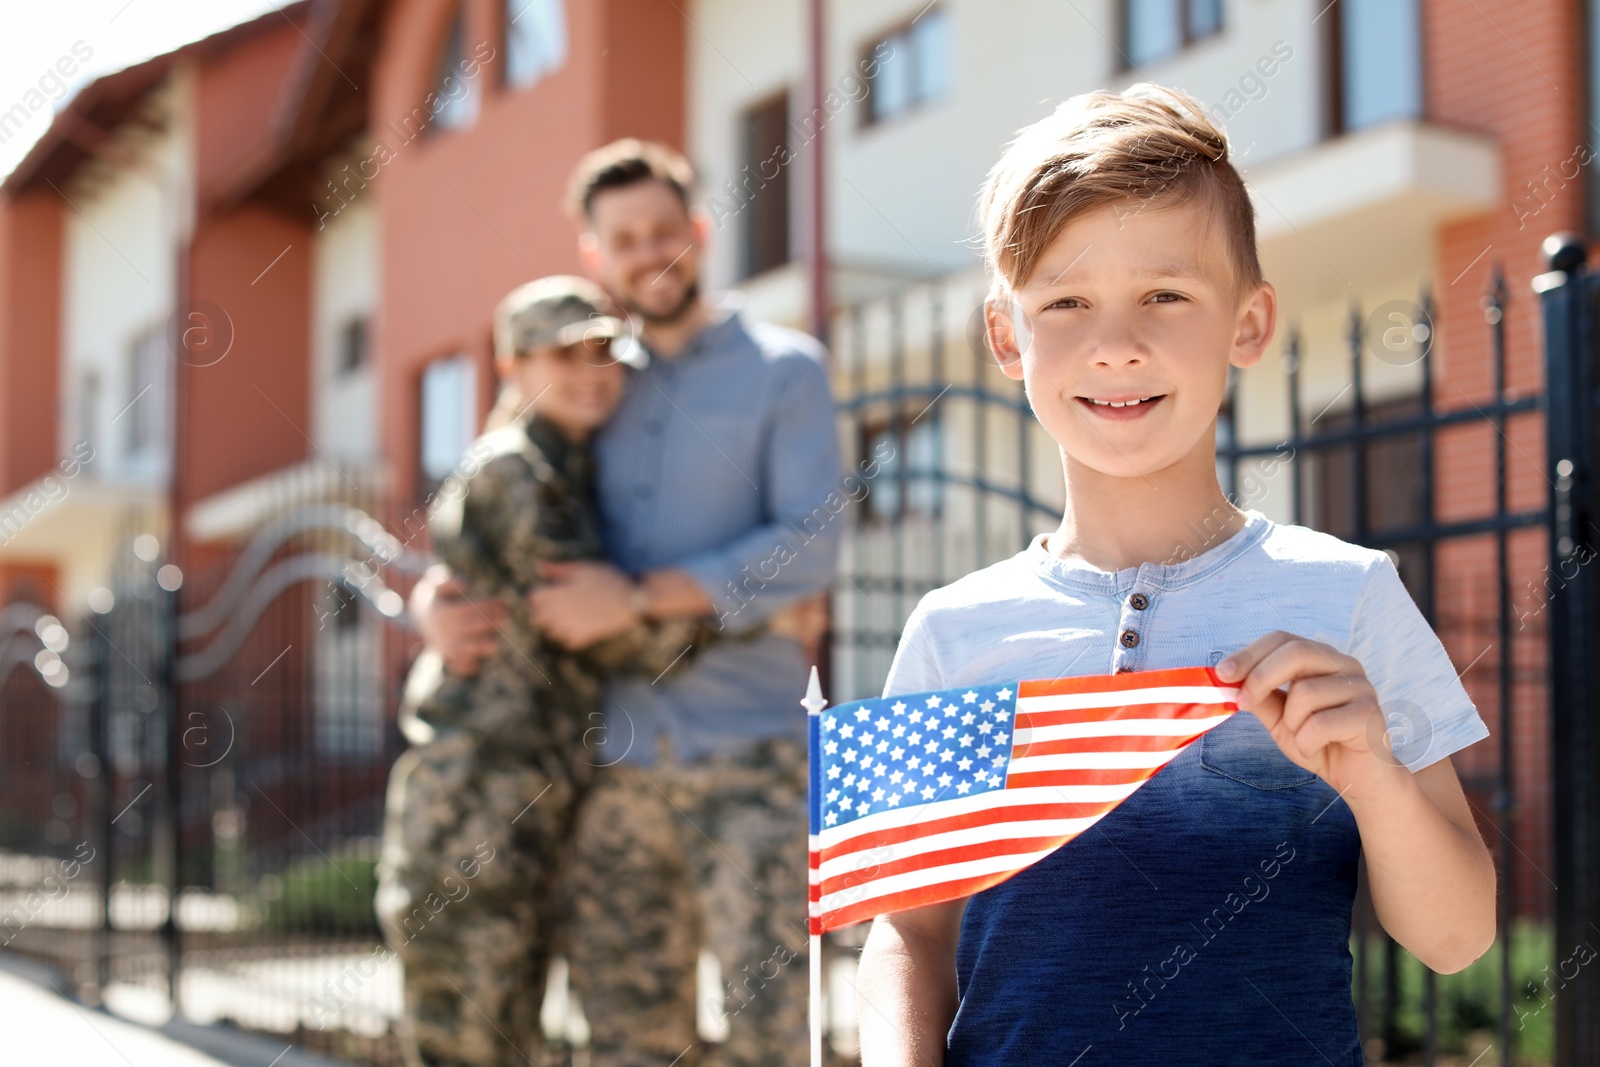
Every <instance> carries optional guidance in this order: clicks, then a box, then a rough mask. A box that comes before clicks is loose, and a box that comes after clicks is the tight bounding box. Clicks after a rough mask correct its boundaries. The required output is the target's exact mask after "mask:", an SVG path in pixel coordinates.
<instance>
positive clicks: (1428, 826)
mask: <svg viewBox="0 0 1600 1067" xmlns="http://www.w3.org/2000/svg"><path fill="white" fill-rule="evenodd" d="M1217 674H1218V676H1219V677H1220V678H1222V679H1223V680H1224V681H1235V680H1236V681H1237V682H1238V684H1239V686H1240V692H1239V707H1240V709H1241V710H1248V711H1252V712H1254V713H1255V714H1256V715H1257V716H1258V717H1259V718H1260V719H1261V721H1262V724H1263V725H1264V726H1266V728H1267V730H1268V731H1269V732H1271V734H1272V738H1273V740H1274V741H1276V742H1277V743H1278V747H1279V748H1280V749H1281V750H1282V751H1283V754H1284V755H1285V756H1287V757H1289V759H1290V760H1292V761H1294V762H1295V763H1296V764H1298V765H1299V766H1301V767H1304V768H1306V769H1307V770H1309V771H1312V772H1313V773H1315V774H1317V775H1318V776H1319V777H1321V778H1322V780H1323V781H1325V782H1327V783H1328V784H1329V785H1331V786H1333V788H1335V789H1337V790H1338V791H1339V795H1340V796H1341V797H1342V798H1343V799H1344V801H1345V803H1347V804H1348V805H1349V806H1350V810H1351V812H1352V813H1353V814H1354V815H1355V819H1356V826H1357V828H1358V829H1359V830H1360V833H1361V847H1362V850H1363V851H1364V852H1365V853H1366V857H1367V877H1368V883H1369V885H1370V886H1371V890H1372V900H1373V905H1374V908H1375V909H1376V911H1377V913H1378V918H1379V920H1380V921H1381V922H1382V923H1383V926H1384V929H1386V930H1387V931H1389V933H1390V934H1391V935H1392V936H1393V937H1394V939H1395V940H1396V941H1398V942H1400V944H1402V945H1403V946H1405V948H1406V949H1407V950H1408V951H1410V952H1411V954H1412V955H1414V956H1416V957H1417V958H1418V959H1419V960H1421V961H1422V962H1423V963H1424V964H1426V965H1427V966H1428V967H1430V968H1432V969H1433V970H1435V971H1438V972H1440V973H1442V974H1450V973H1453V972H1455V971H1459V970H1461V969H1462V968H1464V967H1466V966H1467V965H1468V964H1470V963H1472V962H1473V961H1474V960H1476V959H1477V958H1478V957H1479V956H1482V955H1483V954H1484V953H1485V952H1487V951H1488V949H1489V946H1490V945H1491V944H1493V943H1494V938H1495V869H1494V861H1493V860H1492V859H1491V858H1490V856H1489V850H1488V849H1487V848H1486V847H1485V846H1484V843H1483V839H1482V838H1481V837H1480V836H1479V835H1478V830H1477V827H1476V826H1475V825H1474V823H1473V821H1472V815H1471V812H1470V811H1469V810H1468V806H1467V802H1466V797H1465V795H1464V794H1463V793H1462V792H1461V785H1460V783H1459V782H1458V781H1457V780H1456V775H1455V770H1454V768H1453V767H1452V766H1451V764H1450V761H1449V759H1448V758H1445V759H1440V760H1437V761H1435V762H1434V763H1431V764H1429V765H1428V766H1426V767H1423V768H1421V769H1420V770H1418V771H1415V772H1413V771H1411V770H1409V769H1408V768H1407V767H1406V766H1405V765H1404V764H1403V763H1401V762H1400V760H1399V758H1398V757H1397V756H1395V754H1394V752H1393V749H1392V748H1391V747H1390V739H1389V732H1388V726H1387V722H1386V720H1385V719H1384V716H1383V712H1382V710H1381V709H1380V707H1379V704H1378V697H1377V693H1376V692H1375V690H1374V689H1373V686H1372V683H1371V682H1370V681H1369V680H1368V678H1367V675H1366V671H1365V670H1364V668H1363V667H1362V665H1361V663H1360V662H1359V661H1358V660H1356V659H1355V658H1354V657H1352V656H1348V655H1346V654H1344V653H1343V652H1340V651H1339V650H1338V649H1335V648H1333V647H1331V646H1329V645H1326V644H1323V643H1322V642H1320V641H1312V640H1310V639H1308V638H1304V637H1299V636H1297V635H1295V634H1289V633H1283V632H1281V631H1279V632H1274V633H1270V634H1267V635H1266V636H1265V637H1262V638H1261V639H1259V640H1257V641H1255V642H1253V643H1252V644H1250V645H1249V646H1248V647H1246V648H1244V649H1242V650H1241V651H1239V652H1236V653H1234V654H1233V655H1231V656H1229V657H1228V658H1227V659H1224V660H1223V661H1222V662H1221V663H1219V664H1217ZM1285 689H1286V690H1287V691H1284V690H1285Z"/></svg>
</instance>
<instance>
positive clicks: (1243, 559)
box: [883, 511, 1489, 771]
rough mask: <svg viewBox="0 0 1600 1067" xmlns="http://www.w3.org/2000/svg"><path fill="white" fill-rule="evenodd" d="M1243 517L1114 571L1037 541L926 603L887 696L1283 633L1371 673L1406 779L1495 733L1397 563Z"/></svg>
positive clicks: (1143, 666)
mask: <svg viewBox="0 0 1600 1067" xmlns="http://www.w3.org/2000/svg"><path fill="white" fill-rule="evenodd" d="M1246 515H1247V517H1248V521H1247V522H1246V524H1245V526H1244V527H1243V528H1242V529H1241V530H1239V531H1238V532H1237V533H1235V534H1234V535H1233V536H1232V537H1229V538H1228V539H1227V540H1225V541H1222V542H1221V543H1219V544H1216V545H1213V546H1212V547H1211V548H1209V549H1207V550H1206V551H1204V552H1202V553H1201V554H1199V555H1197V556H1195V557H1193V558H1191V559H1188V560H1184V561H1182V562H1180V563H1174V564H1160V563H1145V564H1142V565H1140V566H1138V567H1130V568H1128V569H1126V570H1120V571H1115V572H1107V571H1102V570H1099V569H1097V568H1095V567H1093V566H1090V565H1089V564H1087V563H1085V562H1083V561H1081V560H1071V561H1069V560H1064V559H1060V558H1058V557H1056V556H1052V555H1051V554H1050V553H1049V552H1048V551H1046V549H1045V547H1044V541H1045V535H1044V534H1039V535H1038V536H1036V537H1035V538H1034V539H1033V541H1032V542H1031V543H1029V545H1028V547H1027V548H1025V549H1023V550H1022V551H1020V552H1018V553H1017V554H1016V555H1014V556H1012V557H1011V558H1010V559H1005V560H1001V561H1000V562H999V563H996V564H994V565H992V566H989V567H985V568H984V569H983V570H980V571H974V572H973V573H971V574H969V575H967V576H966V577H964V578H961V579H959V580H957V581H955V582H952V583H951V584H949V585H946V586H943V587H941V588H939V589H935V590H933V591H932V592H930V593H928V594H927V595H926V596H924V597H923V598H922V600H921V601H920V602H919V603H918V604H917V606H916V609H915V610H913V611H912V613H911V617H910V618H909V619H908V620H907V622H906V627H905V631H904V633H903V634H902V635H901V638H900V646H899V648H898V649H897V650H896V651H895V656H894V662H893V663H892V664H891V665H890V667H889V677H888V680H887V682H886V683H885V684H884V689H883V695H884V696H894V695H898V694H901V693H916V692H925V691H927V690H933V689H949V688H954V687H957V686H968V685H980V684H990V683H997V682H1005V681H1020V680H1025V679H1036V678H1069V677H1078V676H1082V675H1088V674H1100V673H1111V672H1115V671H1119V670H1130V671H1142V670H1163V669H1166V668H1172V667H1195V666H1206V665H1215V664H1216V663H1217V662H1218V661H1219V660H1221V659H1222V658H1223V657H1224V656H1226V655H1227V654H1229V653H1230V652H1236V651H1238V650H1239V649H1242V648H1244V647H1245V646H1246V645H1248V644H1250V643H1251V642H1252V641H1254V640H1256V639H1257V638H1259V637H1261V636H1262V635H1264V634H1267V633H1270V632H1272V631H1273V630H1284V631H1287V632H1289V633H1293V634H1298V635H1300V636H1301V637H1307V638H1311V639H1313V640H1316V641H1321V642H1323V643H1325V644H1328V645H1331V646H1332V647H1334V648H1336V649H1339V650H1340V651H1341V652H1344V653H1346V654H1348V655H1350V656H1353V657H1354V658H1355V659H1356V660H1357V661H1359V662H1360V664H1361V666H1362V667H1363V668H1364V669H1365V671H1366V674H1367V678H1368V679H1369V680H1370V681H1371V682H1372V686H1373V689H1374V690H1376V692H1377V695H1378V704H1379V706H1380V707H1381V708H1382V709H1383V714H1384V718H1385V720H1386V722H1387V724H1388V727H1389V743H1390V746H1391V747H1392V749H1393V751H1394V753H1395V756H1396V757H1397V758H1398V759H1399V760H1400V762H1401V763H1403V764H1405V766H1406V767H1407V768H1409V769H1410V770H1412V771H1417V770H1421V769H1422V768H1423V767H1426V766H1428V765H1429V764H1431V763H1434V762H1436V761H1438V760H1440V759H1442V758H1444V757H1445V756H1448V755H1450V754H1451V753H1453V752H1457V751H1459V750H1461V749H1463V748H1465V747H1467V746H1468V745H1470V744H1473V743H1475V742H1477V741H1481V740H1482V739H1484V738H1485V737H1488V736H1489V728H1488V727H1487V726H1486V725H1485V724H1484V721H1483V719H1482V718H1481V717H1480V716H1479V715H1478V711H1477V708H1476V707H1474V706H1473V703H1472V700H1471V698H1469V697H1468V696H1467V691H1466V689H1465V688H1464V687H1463V686H1462V684H1461V681H1460V678H1459V677H1458V676H1457V673H1456V669H1455V667H1454V666H1453V665H1452V664H1451V662H1450V658H1449V656H1448V655H1447V654H1446V653H1445V650H1444V646H1443V645H1441V644H1440V643H1439V639H1438V637H1436V636H1435V635H1434V632H1433V630H1432V629H1430V628H1429V626H1428V624H1427V622H1426V621H1425V620H1424V619H1423V617H1422V613H1421V612H1420V611H1418V610H1417V606H1416V604H1415V603H1414V602H1413V601H1412V599H1411V596H1410V594H1409V593H1407V592H1406V589H1405V586H1404V585H1402V584H1401V582H1400V575H1399V574H1398V573H1397V572H1396V571H1395V568H1394V564H1393V563H1392V562H1391V561H1390V559H1389V556H1388V554H1387V553H1384V552H1381V551H1378V550H1376V549H1370V548H1362V547H1360V546H1358V545H1352V544H1349V543H1347V542H1345V541H1341V540H1339V539H1338V538H1337V537H1333V536H1330V535H1328V534H1325V533H1319V532H1317V531H1315V530H1309V529H1306V528H1305V527H1303V526H1282V525H1279V524H1277V523H1275V522H1272V521H1271V520H1270V519H1268V518H1267V517H1266V516H1264V515H1262V514H1261V513H1260V512H1258V511H1249V512H1246ZM1375 740H1376V739H1375Z"/></svg>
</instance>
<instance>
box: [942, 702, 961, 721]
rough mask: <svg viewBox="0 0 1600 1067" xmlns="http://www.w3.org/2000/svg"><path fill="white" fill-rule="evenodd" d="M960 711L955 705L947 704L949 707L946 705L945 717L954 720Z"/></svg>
mask: <svg viewBox="0 0 1600 1067" xmlns="http://www.w3.org/2000/svg"><path fill="white" fill-rule="evenodd" d="M959 710H960V709H959V708H957V707H956V706H955V705H954V704H947V705H945V709H944V713H945V717H946V718H951V719H953V718H955V717H956V712H957V711H959Z"/></svg>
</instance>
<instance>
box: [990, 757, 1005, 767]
mask: <svg viewBox="0 0 1600 1067" xmlns="http://www.w3.org/2000/svg"><path fill="white" fill-rule="evenodd" d="M989 762H990V763H991V764H993V765H994V766H996V767H1004V766H1005V765H1006V758H1005V757H1004V756H996V757H995V758H994V759H992V760H990V761H989Z"/></svg>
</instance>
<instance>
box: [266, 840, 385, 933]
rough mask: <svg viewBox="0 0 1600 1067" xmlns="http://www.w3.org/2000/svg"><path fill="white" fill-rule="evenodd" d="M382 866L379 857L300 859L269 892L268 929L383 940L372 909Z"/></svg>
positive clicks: (267, 906)
mask: <svg viewBox="0 0 1600 1067" xmlns="http://www.w3.org/2000/svg"><path fill="white" fill-rule="evenodd" d="M377 866H378V864H377V860H376V859H372V858H369V857H365V856H343V857H340V858H338V859H337V860H333V859H328V858H324V857H322V856H306V857H303V858H301V859H298V860H295V861H294V862H293V863H291V864H290V865H289V866H288V867H287V868H286V869H285V870H284V871H283V872H282V873H281V874H280V875H278V876H277V878H276V881H275V882H274V883H270V885H271V890H270V892H268V893H265V894H263V895H264V896H265V898H266V899H265V901H264V903H265V914H264V915H263V917H262V925H263V926H264V927H265V928H266V929H268V930H273V931H277V932H280V933H284V932H294V933H321V934H328V933H337V934H350V935H352V936H362V937H374V936H378V933H379V931H378V917H377V913H376V912H375V911H374V910H373V906H372V901H373V897H374V896H375V895H376V894H377V892H378V874H377ZM263 881H265V879H263Z"/></svg>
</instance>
